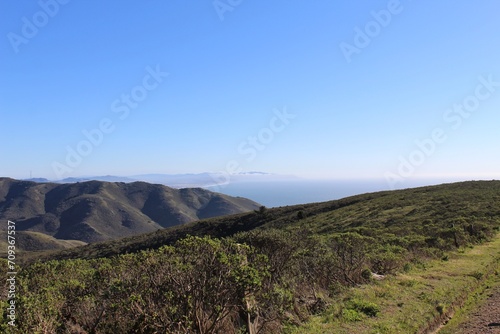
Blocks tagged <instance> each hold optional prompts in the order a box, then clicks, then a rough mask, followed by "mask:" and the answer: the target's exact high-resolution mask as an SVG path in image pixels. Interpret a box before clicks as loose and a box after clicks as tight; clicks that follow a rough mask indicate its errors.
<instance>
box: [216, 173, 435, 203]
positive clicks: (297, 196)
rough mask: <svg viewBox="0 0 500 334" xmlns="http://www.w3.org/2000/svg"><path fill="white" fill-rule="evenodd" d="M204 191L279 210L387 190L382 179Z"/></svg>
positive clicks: (252, 184)
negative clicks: (236, 197)
mask: <svg viewBox="0 0 500 334" xmlns="http://www.w3.org/2000/svg"><path fill="white" fill-rule="evenodd" d="M440 183H445V181H436V180H414V181H412V182H407V183H405V184H404V188H413V187H418V186H426V185H433V184H440ZM206 189H208V190H211V191H216V192H220V193H223V194H226V195H231V196H240V197H246V198H249V199H251V200H253V201H256V202H258V203H260V204H262V205H264V206H266V207H270V208H271V207H279V206H286V205H294V204H306V203H314V202H324V201H330V200H335V199H340V198H344V197H348V196H352V195H358V194H363V193H368V192H376V191H382V190H390V186H389V184H388V183H387V182H386V181H385V180H334V181H333V180H327V181H319V180H293V181H265V182H263V181H255V182H232V183H229V184H225V185H217V186H209V187H206Z"/></svg>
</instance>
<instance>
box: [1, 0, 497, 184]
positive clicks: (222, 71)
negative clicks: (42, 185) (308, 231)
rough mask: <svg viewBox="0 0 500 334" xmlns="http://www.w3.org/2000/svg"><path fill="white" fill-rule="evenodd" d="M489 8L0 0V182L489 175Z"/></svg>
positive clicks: (493, 0)
mask: <svg viewBox="0 0 500 334" xmlns="http://www.w3.org/2000/svg"><path fill="white" fill-rule="evenodd" d="M498 13H500V2H498V1H497V0H484V1H476V2H473V1H465V0H464V1H452V0H443V1H431V0H421V1H410V0H401V1H394V0H391V1H332V0H315V1H289V0H287V1H285V0H274V1H249V0H243V1H238V0H218V1H213V0H198V1H185V0H171V1H163V0H149V1H138V0H136V1H132V0H120V1H97V0H85V1H77V0H40V1H2V2H0V16H1V19H0V36H1V39H0V59H1V61H0V74H1V77H0V92H1V93H0V116H1V117H0V131H1V133H2V142H1V143H2V145H1V146H0V175H1V176H9V177H15V178H27V177H29V175H30V171H32V173H33V176H34V177H46V178H49V179H57V178H61V177H69V176H82V175H105V174H112V175H133V174H142V173H197V172H205V171H214V172H215V171H229V172H234V171H240V170H241V171H254V170H258V171H265V172H271V173H278V174H294V175H298V176H304V177H325V178H384V177H386V178H387V179H388V181H389V182H397V181H398V180H401V179H407V178H425V177H436V176H437V177H446V176H454V177H461V178H463V179H473V178H499V177H500V149H499V145H498V144H499V143H500V131H499V126H500V43H499V41H500V40H499V36H500V20H499V19H498Z"/></svg>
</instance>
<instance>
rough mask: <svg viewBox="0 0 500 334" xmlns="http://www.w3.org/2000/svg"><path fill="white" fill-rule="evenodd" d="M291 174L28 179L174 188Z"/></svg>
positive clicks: (279, 178)
mask: <svg viewBox="0 0 500 334" xmlns="http://www.w3.org/2000/svg"><path fill="white" fill-rule="evenodd" d="M297 179H298V178H297V177H295V176H291V175H279V174H272V173H266V172H258V171H251V172H241V173H236V174H231V175H229V174H227V173H224V172H215V173H211V172H210V173H209V172H205V173H197V174H140V175H132V176H113V175H106V176H85V177H68V178H65V179H62V180H57V181H49V180H47V179H44V178H33V179H28V180H26V181H33V182H54V183H77V182H86V181H106V182H125V183H129V182H136V181H143V182H148V183H157V184H163V185H166V186H169V187H173V188H196V187H209V186H214V185H223V184H228V183H238V182H249V181H278V180H297Z"/></svg>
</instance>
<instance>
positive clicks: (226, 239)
mask: <svg viewBox="0 0 500 334" xmlns="http://www.w3.org/2000/svg"><path fill="white" fill-rule="evenodd" d="M499 227H500V182H499V181H477V182H462V183H454V184H444V185H440V186H432V187H421V188H415V189H406V190H399V191H386V192H378V193H372V194H363V195H359V196H352V197H348V198H344V199H341V200H337V201H331V202H325V203H313V204H307V205H298V206H289V207H282V208H274V209H266V208H264V207H261V208H260V209H259V210H255V211H254V212H251V213H244V214H238V215H233V216H226V217H221V218H211V219H206V220H201V221H199V222H193V223H188V224H185V225H181V226H175V227H172V228H167V229H164V230H158V231H156V232H153V233H148V234H143V235H140V236H135V237H129V238H124V239H120V240H113V241H106V242H102V243H94V244H90V245H86V246H83V247H76V248H72V249H68V250H63V251H57V252H51V253H43V254H39V253H32V254H31V256H30V257H24V258H23V260H24V265H23V268H22V270H20V272H19V275H18V281H19V287H20V288H19V291H18V294H19V296H20V297H19V300H18V307H19V310H23V311H19V312H20V313H19V324H22V328H20V330H24V332H37V331H42V329H43V330H46V329H48V330H49V331H52V332H79V331H80V332H94V333H112V332H123V333H220V332H228V333H236V332H241V331H247V332H250V333H257V332H258V331H260V332H261V333H262V332H263V333H282V332H292V331H294V330H297V329H301V328H303V329H304V330H303V331H301V332H304V333H305V332H307V333H309V332H315V333H316V332H317V333H322V332H325V330H326V331H327V332H328V331H329V330H331V329H329V328H330V327H329V326H328V324H329V323H331V324H332V326H333V327H331V328H337V327H335V326H336V325H335V326H334V325H333V324H337V323H339V324H341V327H342V326H344V325H345V326H347V328H350V329H349V330H347V332H348V333H349V332H353V331H354V332H366V333H370V332H373V330H375V329H374V328H375V327H376V326H378V327H376V328H378V329H377V330H378V331H379V332H381V333H383V332H385V333H399V332H403V333H404V332H408V333H412V332H415V331H420V330H424V329H425V328H430V327H428V323H427V322H433V321H435V319H440V317H441V315H443V316H444V315H446V314H447V309H448V307H451V304H450V303H452V301H453V299H450V298H451V297H452V296H457V295H463V293H465V292H467V291H471V290H470V289H473V288H475V286H476V285H474V284H479V283H480V282H482V281H481V280H482V279H483V278H484V277H487V276H488V275H489V274H491V273H492V272H494V267H491V266H492V265H493V263H494V261H493V260H494V259H496V257H495V256H497V255H495V254H493V253H492V254H489V253H488V252H494V251H496V250H495V249H496V248H494V247H497V246H494V247H493V246H491V247H490V246H487V244H486V246H481V247H483V248H481V249H483V250H482V251H479V250H478V251H477V252H476V253H477V254H479V253H480V254H482V255H481V257H473V256H476V255H477V254H476V253H474V254H475V255H474V254H472V255H471V256H472V257H471V256H469V255H467V254H468V252H467V249H469V248H470V247H478V246H476V245H479V244H483V243H485V242H487V241H489V240H492V239H494V238H495V236H496V234H497V232H498V230H499ZM497 244H498V245H499V247H497V248H499V249H500V243H498V242H497V243H495V244H494V245H497ZM488 247H489V248H488ZM478 249H479V248H478ZM461 254H463V257H464V259H462V258H461V256H462V255H461ZM470 259H472V260H470ZM36 260H38V261H36ZM467 261H469V262H467ZM470 261H472V262H470ZM492 261H493V262H492ZM433 263H436V264H437V265H436V264H433ZM440 263H443V265H441V264H440ZM445 263H446V266H445V265H444V264H445ZM464 266H466V267H464ZM445 267H446V268H448V269H446V275H444V274H443V273H442V270H444V269H443V268H445ZM469 267H470V268H471V269H469ZM429 268H437V269H432V270H430V269H429ZM440 270H441V271H440ZM470 270H473V271H472V272H471V271H470ZM492 270H493V271H492ZM380 278H383V279H385V280H387V281H385V280H384V281H383V282H388V283H383V284H382V283H377V282H378V281H377V279H380ZM438 278H439V279H438ZM474 282H477V283H474ZM384 284H387V287H385V286H384ZM434 286H435V287H439V288H438V289H437V290H436V291H434V290H435V289H434V288H433V287H434ZM372 287H373V288H372ZM358 290H359V291H358ZM400 290H405V291H407V292H408V297H407V298H406V297H405V298H406V299H401V300H400V299H399V298H400V296H398V293H399V292H398V291H400ZM356 291H358V292H356ZM363 291H365V292H366V293H367V295H365V292H363ZM410 291H413V292H412V294H410V293H409V292H410ZM400 295H403V294H400ZM410 295H411V296H410ZM447 296H449V297H450V298H448V297H447ZM387 298H390V299H391V300H390V301H384V302H381V301H383V300H386V299H387ZM412 298H413V299H412ZM405 305H415V307H414V308H408V310H410V312H414V313H415V314H414V315H413V316H412V317H408V316H407V314H406V313H398V316H395V315H394V312H395V310H396V311H397V310H398V308H399V311H402V310H405V309H406V308H405V307H406V306H405ZM4 306H6V305H4ZM417 306H418V307H417ZM2 308H3V309H6V307H2ZM388 310H389V311H388ZM391 312H392V313H391ZM418 312H421V313H418ZM417 313H418V314H417ZM387 316H390V317H391V318H394V319H398V320H397V321H393V322H399V323H396V324H393V323H387V322H384V321H382V320H383V319H385V318H384V317H387ZM372 319H375V320H377V319H380V321H378V322H377V321H374V320H372ZM314 321H316V322H314ZM408 321H411V323H408ZM308 324H312V325H310V326H309V327H307V326H308ZM342 324H343V325H342ZM358 324H359V325H358ZM369 324H370V325H369ZM367 326H368V327H367ZM370 326H374V327H370ZM391 326H392V327H391ZM306 328H309V329H307V330H306ZM325 328H326V329H325ZM383 328H386V329H383ZM391 328H392V329H391ZM394 328H396V329H394ZM331 332H336V331H331Z"/></svg>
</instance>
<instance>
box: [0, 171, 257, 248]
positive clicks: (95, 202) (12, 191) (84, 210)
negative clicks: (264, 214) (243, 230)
mask: <svg viewBox="0 0 500 334" xmlns="http://www.w3.org/2000/svg"><path fill="white" fill-rule="evenodd" d="M258 207H259V204H258V203H255V202H253V201H251V200H248V199H245V198H235V197H231V196H226V195H223V194H218V193H213V192H210V191H208V190H204V189H200V188H193V189H172V188H169V187H166V186H163V185H155V184H149V183H145V182H134V183H119V182H116V183H114V182H101V181H89V182H81V183H74V184H54V183H35V182H29V181H18V180H13V179H9V178H0V219H1V220H4V221H6V220H11V221H14V222H15V223H16V231H17V232H18V233H20V235H23V232H32V233H31V234H27V235H25V237H26V238H28V237H29V239H30V240H31V241H32V242H31V243H32V244H33V245H34V246H33V247H31V246H30V245H27V244H24V247H25V249H27V250H40V249H44V246H43V245H45V246H47V248H45V249H51V248H63V247H64V245H74V244H78V243H75V242H73V243H60V242H58V240H59V241H60V240H65V241H66V240H77V241H80V242H83V243H91V242H97V241H104V240H110V239H116V238H121V237H125V236H132V235H136V234H141V233H147V232H152V231H156V230H158V229H162V228H166V227H171V226H175V225H180V224H185V223H188V222H192V221H195V220H199V219H203V218H209V217H215V216H222V215H230V214H235V213H241V212H245V211H250V210H254V209H256V208H258ZM5 228H6V226H4V225H2V226H1V227H0V230H5ZM35 232H36V233H35ZM41 234H43V235H45V236H48V237H50V240H49V238H45V237H44V238H43V239H44V240H41V239H40V238H39V237H40V236H41ZM35 239H38V240H35ZM45 239H46V240H45ZM49 241H50V242H49ZM19 246H20V247H23V245H22V244H21V243H20V244H19Z"/></svg>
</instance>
